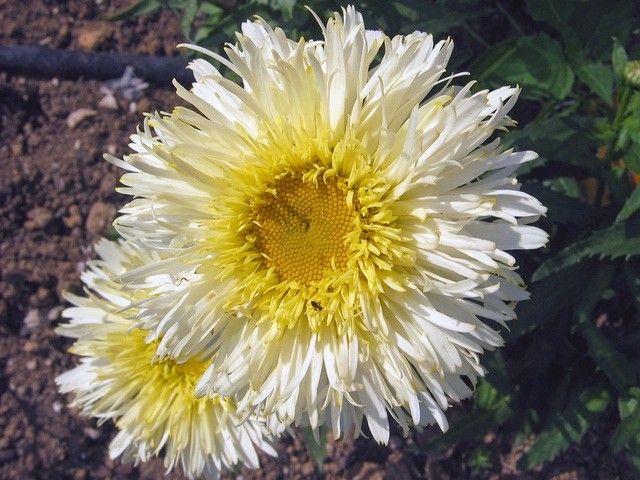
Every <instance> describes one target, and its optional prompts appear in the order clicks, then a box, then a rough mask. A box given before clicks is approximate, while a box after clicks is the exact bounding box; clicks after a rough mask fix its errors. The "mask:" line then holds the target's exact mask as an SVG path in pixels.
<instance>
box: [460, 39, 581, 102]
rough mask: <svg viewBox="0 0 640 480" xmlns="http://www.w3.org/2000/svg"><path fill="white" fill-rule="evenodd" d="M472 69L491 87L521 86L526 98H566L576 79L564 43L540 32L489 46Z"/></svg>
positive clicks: (478, 77) (479, 78)
mask: <svg viewBox="0 0 640 480" xmlns="http://www.w3.org/2000/svg"><path fill="white" fill-rule="evenodd" d="M472 71H474V72H476V78H477V79H478V80H482V81H483V82H486V83H488V84H489V85H490V86H494V87H495V86H500V85H521V86H522V94H521V95H522V97H523V98H529V99H533V100H541V99H546V98H552V99H555V100H563V99H564V98H565V97H566V96H567V95H568V94H569V92H570V91H571V87H572V86H573V82H574V74H573V70H572V69H571V67H570V66H569V63H568V62H567V59H566V57H565V56H564V52H563V49H562V45H560V43H558V42H557V41H556V40H553V39H552V38H551V37H549V36H547V35H545V34H540V35H536V36H529V37H521V38H518V39H516V40H515V41H509V42H506V43H504V44H502V45H500V46H498V47H494V48H491V49H489V51H488V53H487V54H483V55H481V56H480V58H479V59H478V61H477V62H476V64H475V65H474V66H473V68H472Z"/></svg>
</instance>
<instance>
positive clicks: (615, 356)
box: [578, 319, 637, 391]
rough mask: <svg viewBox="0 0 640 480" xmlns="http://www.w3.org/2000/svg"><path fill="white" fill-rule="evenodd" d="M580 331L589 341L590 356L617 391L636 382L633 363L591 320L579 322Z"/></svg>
mask: <svg viewBox="0 0 640 480" xmlns="http://www.w3.org/2000/svg"><path fill="white" fill-rule="evenodd" d="M578 331H579V332H580V334H581V335H582V336H583V337H584V339H585V340H586V341H587V347H588V349H589V356H590V357H591V358H593V360H594V361H595V362H596V364H597V365H598V367H599V368H600V369H602V371H603V372H604V373H605V374H606V375H607V378H609V381H610V382H611V383H612V384H613V386H614V387H616V389H617V390H619V391H622V390H624V389H625V388H626V387H628V386H629V385H633V384H634V383H635V382H636V380H637V377H636V375H635V373H634V371H633V365H632V364H631V362H629V360H628V359H627V357H626V356H625V355H624V354H622V353H620V352H619V351H618V350H616V349H615V348H614V346H613V345H612V344H611V342H610V341H609V340H608V339H607V337H605V335H604V334H603V333H602V331H601V330H600V329H598V328H597V327H596V326H595V325H594V324H593V322H592V321H591V320H589V319H585V320H584V321H581V322H579V324H578Z"/></svg>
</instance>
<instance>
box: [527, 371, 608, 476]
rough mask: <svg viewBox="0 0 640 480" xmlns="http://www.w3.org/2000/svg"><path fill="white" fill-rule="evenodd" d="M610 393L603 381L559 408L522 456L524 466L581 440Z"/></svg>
mask: <svg viewBox="0 0 640 480" xmlns="http://www.w3.org/2000/svg"><path fill="white" fill-rule="evenodd" d="M609 397H610V395H609V391H608V390H607V389H606V387H605V386H604V385H601V384H596V385H591V386H589V387H587V388H585V389H584V390H582V391H580V393H578V394H577V395H574V396H573V400H572V401H571V402H570V403H569V405H567V406H566V408H564V409H562V410H560V411H557V412H556V413H555V415H553V417H552V418H551V421H550V422H549V423H548V424H547V426H546V427H545V428H544V429H543V430H542V431H541V432H540V435H538V437H537V438H536V441H535V443H534V444H533V445H532V447H531V448H530V449H529V451H528V452H527V453H526V454H525V455H524V456H523V458H522V459H521V461H520V463H521V467H522V468H523V469H525V470H529V469H531V468H533V467H535V466H536V465H540V464H542V463H544V462H547V461H549V460H552V459H554V458H555V457H557V456H558V455H559V454H560V453H562V452H563V451H564V450H566V449H567V447H568V446H569V445H571V444H572V443H573V442H577V441H579V440H580V439H581V438H582V436H583V435H584V434H585V433H586V431H587V430H588V428H589V426H590V425H591V424H592V423H593V422H594V421H595V420H596V419H597V418H598V416H599V415H600V413H601V412H602V411H603V410H604V409H605V408H606V407H607V405H608V404H609Z"/></svg>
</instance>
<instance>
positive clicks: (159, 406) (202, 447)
mask: <svg viewBox="0 0 640 480" xmlns="http://www.w3.org/2000/svg"><path fill="white" fill-rule="evenodd" d="M96 250H97V252H98V254H99V255H100V256H101V258H102V259H101V260H99V261H95V262H92V263H91V264H90V267H89V270H87V271H86V272H85V273H84V274H83V281H84V283H85V285H86V287H87V289H89V293H88V296H86V297H77V296H73V295H68V299H69V300H70V301H71V302H72V303H73V304H75V307H71V308H69V309H67V310H66V311H65V316H67V317H68V318H70V319H71V321H70V323H68V324H63V325H61V326H60V327H59V328H58V332H59V333H60V334H61V335H64V336H68V337H72V338H76V339H77V341H76V342H75V343H74V345H73V346H72V348H71V352H72V353H75V354H77V355H80V357H81V363H80V365H79V366H77V367H76V368H74V369H72V370H70V371H68V372H66V373H63V374H62V375H60V376H59V377H58V378H57V379H56V381H57V383H58V385H59V387H60V390H61V391H62V392H74V393H75V395H76V397H75V400H74V401H73V403H72V406H77V407H79V408H80V409H81V410H82V412H83V413H85V414H87V415H90V416H92V417H95V418H98V419H99V422H104V421H106V420H108V419H111V420H113V421H114V422H115V424H116V427H117V428H118V430H119V432H118V434H117V435H116V436H115V438H114V439H113V440H112V442H111V445H110V448H109V453H110V456H111V458H116V457H120V456H122V458H123V460H125V461H127V460H134V461H135V462H136V464H137V463H138V462H140V461H146V460H148V459H149V458H150V457H153V456H157V455H160V454H161V453H162V452H163V451H164V455H165V466H166V467H167V469H168V470H171V469H173V468H174V467H175V465H176V464H180V465H181V467H182V470H183V471H184V473H185V474H186V475H187V476H188V477H189V478H206V479H216V478H219V476H220V473H221V472H224V471H228V470H230V469H232V468H233V467H234V465H236V464H237V463H239V462H241V463H243V464H245V465H247V466H249V467H251V468H257V467H258V454H257V452H256V448H260V449H262V450H263V451H265V452H267V453H269V454H271V455H275V454H276V452H275V450H274V449H273V447H272V445H271V441H269V440H267V439H266V437H265V436H264V433H263V427H262V426H261V425H260V424H258V423H257V422H255V421H253V420H251V419H249V420H246V421H245V422H242V418H241V417H239V416H238V415H237V414H236V407H235V403H234V402H233V401H232V400H231V399H228V398H224V397H221V396H213V397H205V398H200V399H198V398H196V397H195V395H194V387H195V385H196V382H197V380H198V378H199V377H200V375H201V374H202V372H203V371H204V370H205V369H206V368H207V366H208V365H209V364H210V361H209V360H201V359H198V358H192V359H190V360H187V361H185V362H175V361H172V360H164V361H155V360H154V356H155V353H156V347H157V342H149V343H148V342H146V340H145V337H146V333H145V332H143V331H141V330H139V329H135V328H132V322H131V320H128V319H127V318H126V317H125V316H123V314H121V313H120V310H121V309H123V308H126V307H128V306H129V305H130V303H131V301H132V300H135V298H136V297H137V298H139V297H140V296H142V295H143V293H144V295H153V294H154V293H153V292H152V290H147V291H144V292H143V290H139V291H138V292H137V293H132V292H128V291H126V290H123V289H122V287H121V286H120V285H119V284H118V283H117V282H116V281H114V280H113V279H114V277H115V276H117V275H118V274H120V273H122V272H123V271H125V270H126V269H127V268H136V267H139V266H141V265H144V263H145V262H149V261H151V260H158V257H157V256H155V255H151V256H147V255H146V254H145V252H144V251H141V250H140V249H138V248H137V247H135V246H128V245H125V244H119V243H115V242H109V241H106V240H103V241H101V242H100V243H98V245H97V246H96ZM164 281H166V283H167V285H173V282H172V279H171V278H170V276H166V277H165V279H164ZM161 283H162V280H161V279H160V278H155V279H153V281H152V284H153V288H154V289H156V290H157V289H159V288H160V289H161Z"/></svg>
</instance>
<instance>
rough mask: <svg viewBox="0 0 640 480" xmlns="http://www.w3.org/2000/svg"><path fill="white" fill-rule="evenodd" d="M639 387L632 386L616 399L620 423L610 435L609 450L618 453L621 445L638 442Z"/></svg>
mask: <svg viewBox="0 0 640 480" xmlns="http://www.w3.org/2000/svg"><path fill="white" fill-rule="evenodd" d="M639 400H640V388H638V387H632V388H630V389H629V392H628V394H627V395H625V396H624V397H621V398H619V399H618V411H619V412H620V418H621V420H620V423H619V424H618V427H617V428H616V430H615V432H613V435H612V437H611V443H610V447H611V451H612V452H613V454H614V455H617V454H618V453H620V450H622V448H623V447H625V446H626V445H628V444H629V443H631V442H633V441H635V442H636V443H639V442H640V401H639Z"/></svg>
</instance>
